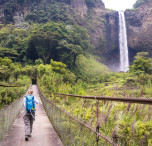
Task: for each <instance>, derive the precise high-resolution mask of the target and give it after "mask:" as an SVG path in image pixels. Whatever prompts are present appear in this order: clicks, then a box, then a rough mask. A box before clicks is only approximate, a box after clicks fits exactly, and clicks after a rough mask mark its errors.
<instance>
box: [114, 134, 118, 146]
mask: <svg viewBox="0 0 152 146" xmlns="http://www.w3.org/2000/svg"><path fill="white" fill-rule="evenodd" d="M112 138H113V146H118V139H119V137H118V136H117V135H116V134H114V135H113V137H112Z"/></svg>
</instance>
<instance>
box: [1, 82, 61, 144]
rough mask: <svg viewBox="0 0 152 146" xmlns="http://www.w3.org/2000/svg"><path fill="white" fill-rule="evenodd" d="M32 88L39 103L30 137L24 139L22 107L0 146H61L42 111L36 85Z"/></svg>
mask: <svg viewBox="0 0 152 146" xmlns="http://www.w3.org/2000/svg"><path fill="white" fill-rule="evenodd" d="M32 90H33V91H34V96H35V97H36V98H37V99H38V100H39V101H40V104H38V105H36V120H35V121H34V124H33V132H32V137H31V138H30V140H29V141H25V139H24V122H23V112H24V109H22V111H21V112H20V114H19V115H18V117H17V118H16V120H15V122H14V124H13V125H12V127H11V129H10V130H9V132H8V133H7V134H6V136H5V137H4V138H3V140H2V142H0V146H63V144H62V142H61V140H60V139H59V137H58V135H57V133H56V132H55V130H54V128H53V127H52V125H51V123H50V121H49V119H48V117H47V115H46V113H45V111H44V108H43V106H42V104H41V100H40V98H39V94H38V89H37V86H36V85H33V86H32Z"/></svg>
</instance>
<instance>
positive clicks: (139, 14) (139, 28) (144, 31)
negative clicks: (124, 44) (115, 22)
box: [125, 1, 152, 58]
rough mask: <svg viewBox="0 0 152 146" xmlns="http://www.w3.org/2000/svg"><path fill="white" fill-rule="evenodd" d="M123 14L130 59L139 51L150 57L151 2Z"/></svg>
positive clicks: (151, 32) (151, 30)
mask: <svg viewBox="0 0 152 146" xmlns="http://www.w3.org/2000/svg"><path fill="white" fill-rule="evenodd" d="M125 14H126V22H127V33H128V46H129V49H130V51H129V52H130V58H133V56H134V55H135V54H136V52H141V51H143V52H149V53H150V55H152V39H151V38H152V1H149V2H147V3H144V4H142V5H141V6H140V7H139V8H137V9H135V10H127V11H126V12H125Z"/></svg>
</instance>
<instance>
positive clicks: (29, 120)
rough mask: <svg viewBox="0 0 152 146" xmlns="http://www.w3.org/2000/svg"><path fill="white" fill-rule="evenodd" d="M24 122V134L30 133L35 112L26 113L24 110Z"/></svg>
mask: <svg viewBox="0 0 152 146" xmlns="http://www.w3.org/2000/svg"><path fill="white" fill-rule="evenodd" d="M23 119H24V124H25V128H24V129H25V136H27V135H31V133H32V128H33V121H34V120H35V112H31V113H28V112H26V111H25V114H24V117H23Z"/></svg>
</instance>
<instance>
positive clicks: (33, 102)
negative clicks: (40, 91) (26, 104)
mask: <svg viewBox="0 0 152 146" xmlns="http://www.w3.org/2000/svg"><path fill="white" fill-rule="evenodd" d="M32 104H33V105H32V107H33V108H34V109H35V101H34V96H33V98H32Z"/></svg>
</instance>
